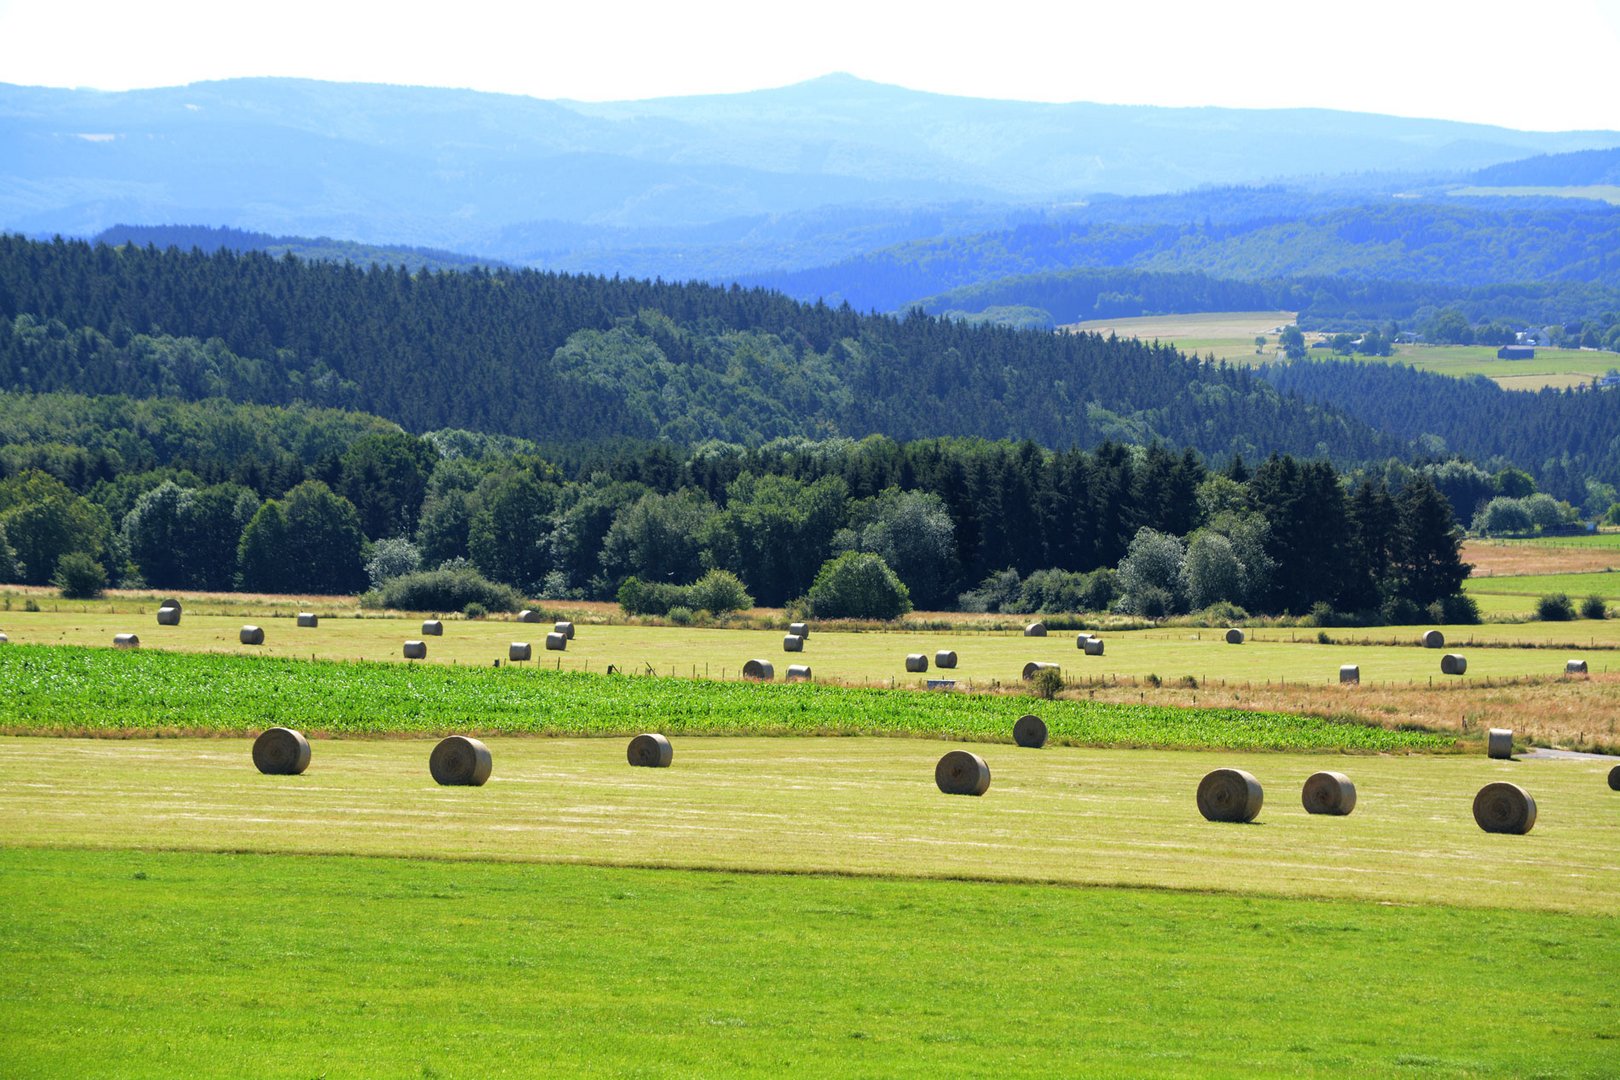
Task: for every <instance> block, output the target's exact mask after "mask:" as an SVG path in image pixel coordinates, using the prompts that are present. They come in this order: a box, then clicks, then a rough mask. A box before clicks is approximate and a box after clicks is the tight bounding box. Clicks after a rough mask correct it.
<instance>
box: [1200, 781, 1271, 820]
mask: <svg viewBox="0 0 1620 1080" xmlns="http://www.w3.org/2000/svg"><path fill="white" fill-rule="evenodd" d="M1263 801H1265V793H1264V792H1263V791H1261V790H1260V781H1258V780H1256V779H1255V778H1254V777H1253V775H1251V774H1249V773H1246V772H1244V771H1243V770H1242V769H1216V770H1215V771H1214V772H1212V773H1210V774H1209V775H1208V776H1206V777H1204V778H1203V780H1201V781H1199V783H1198V812H1199V813H1200V814H1203V815H1204V818H1205V820H1207V821H1235V822H1248V821H1253V820H1254V819H1255V817H1256V816H1258V815H1259V813H1260V804H1261V803H1262V802H1263Z"/></svg>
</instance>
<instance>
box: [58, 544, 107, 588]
mask: <svg viewBox="0 0 1620 1080" xmlns="http://www.w3.org/2000/svg"><path fill="white" fill-rule="evenodd" d="M51 584H52V585H55V586H56V587H57V588H58V589H61V590H62V596H63V597H65V598H66V599H68V600H94V599H95V598H96V597H98V596H100V595H101V593H102V590H103V589H105V588H106V587H107V571H106V570H105V569H103V568H102V565H101V564H100V563H98V562H97V561H96V560H95V559H93V558H91V557H90V556H89V555H86V554H85V553H84V552H82V551H70V552H68V553H67V554H66V555H63V556H62V557H61V558H60V559H58V560H56V573H55V575H54V576H52V578H51Z"/></svg>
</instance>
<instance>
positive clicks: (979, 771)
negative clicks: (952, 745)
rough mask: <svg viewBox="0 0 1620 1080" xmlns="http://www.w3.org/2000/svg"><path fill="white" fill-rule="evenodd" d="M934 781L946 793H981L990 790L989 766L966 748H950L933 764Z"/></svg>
mask: <svg viewBox="0 0 1620 1080" xmlns="http://www.w3.org/2000/svg"><path fill="white" fill-rule="evenodd" d="M934 783H936V784H938V785H939V790H941V791H943V792H944V793H945V794H947V795H983V794H984V793H985V792H986V791H989V790H990V766H988V765H986V764H985V763H984V758H982V757H980V756H979V755H978V754H973V753H969V752H968V751H966V750H952V751H951V752H950V753H948V754H946V755H945V756H944V757H942V758H940V759H939V764H938V765H935V766H934Z"/></svg>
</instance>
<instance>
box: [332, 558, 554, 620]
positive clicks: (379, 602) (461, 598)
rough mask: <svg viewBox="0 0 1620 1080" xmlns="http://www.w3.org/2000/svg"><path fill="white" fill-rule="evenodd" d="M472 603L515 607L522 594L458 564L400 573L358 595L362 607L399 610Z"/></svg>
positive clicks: (460, 606) (458, 606)
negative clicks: (377, 586) (456, 567)
mask: <svg viewBox="0 0 1620 1080" xmlns="http://www.w3.org/2000/svg"><path fill="white" fill-rule="evenodd" d="M474 604H476V605H479V606H480V607H482V608H483V609H484V610H485V611H516V610H518V609H519V608H520V607H522V606H523V597H522V596H521V595H520V594H519V593H518V591H517V590H516V589H514V588H512V587H511V586H510V585H502V584H500V583H498V582H494V581H490V580H489V579H488V578H486V577H485V576H484V575H482V574H480V573H479V572H478V571H476V570H474V569H472V568H471V567H461V568H459V569H454V570H424V571H422V572H420V573H415V574H402V575H401V576H399V577H396V578H392V579H390V580H389V581H386V582H384V583H383V585H382V587H381V588H376V589H372V590H371V591H370V592H368V593H366V594H365V595H364V596H362V597H361V598H360V605H361V606H362V607H370V608H395V609H398V610H401V611H462V610H465V609H466V608H467V607H468V606H469V605H474Z"/></svg>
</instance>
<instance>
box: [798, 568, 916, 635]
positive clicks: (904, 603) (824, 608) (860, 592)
mask: <svg viewBox="0 0 1620 1080" xmlns="http://www.w3.org/2000/svg"><path fill="white" fill-rule="evenodd" d="M808 599H809V602H810V610H811V611H812V612H813V613H814V614H815V616H816V618H818V619H898V618H899V617H900V616H902V615H904V614H905V613H906V612H908V611H910V610H911V593H910V591H909V590H907V589H906V586H905V584H904V583H903V582H901V580H900V579H899V577H897V576H896V575H895V572H894V571H893V570H890V569H889V564H888V563H886V562H884V561H883V557H882V556H880V555H874V554H872V553H871V552H866V551H846V552H844V553H843V554H842V555H839V556H838V557H837V558H834V559H829V560H827V561H826V562H825V563H823V564H822V566H821V569H820V570H819V571H817V573H816V580H815V583H814V584H812V585H811V586H810V592H809V595H808Z"/></svg>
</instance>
